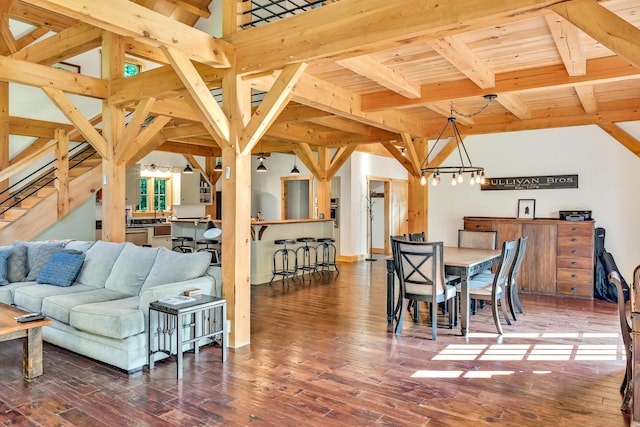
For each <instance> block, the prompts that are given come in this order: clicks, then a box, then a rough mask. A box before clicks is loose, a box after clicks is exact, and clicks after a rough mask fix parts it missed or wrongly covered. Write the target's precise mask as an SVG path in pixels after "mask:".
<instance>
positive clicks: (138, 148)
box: [124, 116, 171, 166]
mask: <svg viewBox="0 0 640 427" xmlns="http://www.w3.org/2000/svg"><path fill="white" fill-rule="evenodd" d="M169 120H171V118H170V117H164V116H158V117H156V118H154V119H153V120H152V121H151V123H149V124H148V125H147V127H145V128H144V129H142V131H141V132H140V133H139V134H138V135H137V136H136V137H135V138H134V139H133V140H132V141H131V142H130V143H129V146H128V147H127V152H126V153H125V155H124V161H125V163H126V164H127V166H131V165H132V164H134V163H135V162H136V161H137V160H139V159H141V158H143V157H144V156H146V155H147V154H149V153H150V152H152V151H153V150H154V149H156V148H157V147H159V146H160V145H162V144H163V143H164V138H163V137H162V134H161V133H160V131H161V130H162V127H163V126H164V125H166V124H167V123H168V122H169Z"/></svg>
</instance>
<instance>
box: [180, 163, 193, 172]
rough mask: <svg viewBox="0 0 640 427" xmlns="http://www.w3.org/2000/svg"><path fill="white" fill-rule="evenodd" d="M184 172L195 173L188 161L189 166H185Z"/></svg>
mask: <svg viewBox="0 0 640 427" xmlns="http://www.w3.org/2000/svg"><path fill="white" fill-rule="evenodd" d="M182 173H193V169H191V165H189V163H187V166H186V167H185V168H184V170H183V171H182Z"/></svg>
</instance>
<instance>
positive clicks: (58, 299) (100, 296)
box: [42, 288, 128, 325]
mask: <svg viewBox="0 0 640 427" xmlns="http://www.w3.org/2000/svg"><path fill="white" fill-rule="evenodd" d="M127 297H128V295H125V294H123V293H121V292H116V291H111V290H109V289H104V288H99V289H94V290H91V291H86V292H77V293H74V294H69V295H52V296H49V297H46V298H45V299H44V300H43V301H42V313H43V314H45V315H47V316H49V317H51V318H53V319H56V320H58V321H60V322H62V323H66V324H67V325H68V324H69V313H70V312H71V309H72V308H73V307H76V306H78V305H83V304H91V303H96V302H104V301H112V300H117V299H122V298H127Z"/></svg>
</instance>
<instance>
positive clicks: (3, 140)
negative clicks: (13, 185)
mask: <svg viewBox="0 0 640 427" xmlns="http://www.w3.org/2000/svg"><path fill="white" fill-rule="evenodd" d="M9 130H10V127H9V83H7V82H0V170H2V169H5V168H6V167H7V166H9V164H10V163H9ZM8 187H9V182H8V181H7V180H0V191H4V190H6V189H7V188H8Z"/></svg>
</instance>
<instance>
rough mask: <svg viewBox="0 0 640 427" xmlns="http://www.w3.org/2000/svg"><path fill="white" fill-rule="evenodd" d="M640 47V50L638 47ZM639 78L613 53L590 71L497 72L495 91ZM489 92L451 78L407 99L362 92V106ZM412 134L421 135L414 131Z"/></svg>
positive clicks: (591, 65) (387, 93)
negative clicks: (417, 95) (584, 72)
mask: <svg viewBox="0 0 640 427" xmlns="http://www.w3.org/2000/svg"><path fill="white" fill-rule="evenodd" d="M639 50H640V49H639ZM631 78H633V79H637V78H640V70H639V69H638V68H637V67H635V66H633V65H632V64H629V62H628V61H625V60H624V59H622V58H620V57H617V56H610V57H605V58H598V59H592V60H589V61H587V74H586V75H584V76H569V75H568V74H567V71H566V69H565V67H564V66H563V65H551V66H545V67H539V68H531V69H524V70H518V71H513V72H508V73H502V74H497V75H496V86H495V87H494V88H493V89H492V92H493V93H496V94H498V98H500V97H501V96H502V94H504V93H509V92H514V93H520V94H521V93H524V92H528V91H537V90H540V89H550V88H562V87H570V86H574V85H578V84H597V83H605V82H613V81H619V80H627V79H631ZM484 95H486V90H483V89H481V88H479V87H477V86H476V85H475V84H473V83H472V82H470V81H466V80H463V81H460V80H458V81H452V82H445V83H435V84H430V85H423V86H422V97H421V98H420V99H407V98H405V97H402V96H399V95H397V94H395V93H393V92H391V91H382V92H378V93H375V94H370V95H362V98H361V99H362V102H361V108H362V111H364V112H367V113H369V112H374V111H380V110H387V109H394V108H412V107H417V106H426V105H427V104H431V103H434V102H442V101H448V100H451V99H468V98H475V97H481V96H484ZM411 133H412V134H413V135H420V134H419V133H416V132H411Z"/></svg>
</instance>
